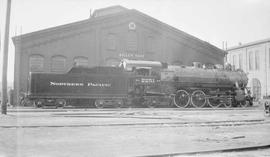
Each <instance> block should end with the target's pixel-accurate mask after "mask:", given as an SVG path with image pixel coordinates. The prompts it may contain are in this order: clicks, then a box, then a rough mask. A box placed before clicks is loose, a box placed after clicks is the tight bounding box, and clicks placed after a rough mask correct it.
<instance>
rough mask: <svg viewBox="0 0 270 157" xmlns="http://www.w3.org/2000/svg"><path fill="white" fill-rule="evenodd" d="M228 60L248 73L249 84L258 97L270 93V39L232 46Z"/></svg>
mask: <svg viewBox="0 0 270 157" xmlns="http://www.w3.org/2000/svg"><path fill="white" fill-rule="evenodd" d="M227 51H228V55H227V62H229V63H231V64H232V65H234V66H235V68H236V69H242V70H243V71H245V72H246V73H247V74H248V78H249V83H248V86H249V87H250V88H251V91H252V93H253V95H254V96H256V98H262V97H263V96H266V95H270V39H265V40H260V41H255V42H251V43H247V44H243V45H242V44H241V45H238V46H235V47H231V48H229V49H228V50H227Z"/></svg>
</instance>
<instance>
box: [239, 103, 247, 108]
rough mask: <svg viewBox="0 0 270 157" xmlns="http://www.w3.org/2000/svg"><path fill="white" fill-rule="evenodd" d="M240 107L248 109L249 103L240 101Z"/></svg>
mask: <svg viewBox="0 0 270 157" xmlns="http://www.w3.org/2000/svg"><path fill="white" fill-rule="evenodd" d="M239 105H240V106H241V107H243V108H245V107H247V106H248V102H247V101H240V102H239Z"/></svg>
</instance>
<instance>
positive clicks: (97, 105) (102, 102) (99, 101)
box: [95, 100, 104, 108]
mask: <svg viewBox="0 0 270 157" xmlns="http://www.w3.org/2000/svg"><path fill="white" fill-rule="evenodd" d="M95 106H96V108H103V107H104V101H103V100H96V101H95Z"/></svg>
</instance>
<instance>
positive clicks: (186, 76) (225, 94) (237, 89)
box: [161, 64, 252, 107]
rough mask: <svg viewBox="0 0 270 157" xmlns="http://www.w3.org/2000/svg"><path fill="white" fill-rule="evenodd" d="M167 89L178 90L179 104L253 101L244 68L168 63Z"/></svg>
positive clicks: (163, 74) (164, 76)
mask: <svg viewBox="0 0 270 157" xmlns="http://www.w3.org/2000/svg"><path fill="white" fill-rule="evenodd" d="M161 82H162V83H163V84H165V86H164V85H163V89H164V92H167V93H174V98H173V102H174V104H175V105H176V106H177V107H187V106H189V105H192V106H194V107H204V106H206V105H209V106H210V107H219V106H225V107H231V106H232V105H234V106H246V105H248V104H251V103H252V102H251V98H250V96H249V95H248V94H247V91H248V90H247V88H246V86H247V83H248V78H247V75H246V74H245V73H244V72H242V71H235V70H233V71H232V70H224V69H223V68H205V67H202V66H199V64H194V66H192V67H191V66H190V67H188V66H168V68H167V69H164V70H162V71H161Z"/></svg>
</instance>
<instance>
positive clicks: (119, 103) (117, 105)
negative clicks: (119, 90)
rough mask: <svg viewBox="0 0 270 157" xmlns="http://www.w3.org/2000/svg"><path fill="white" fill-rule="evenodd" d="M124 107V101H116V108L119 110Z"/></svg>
mask: <svg viewBox="0 0 270 157" xmlns="http://www.w3.org/2000/svg"><path fill="white" fill-rule="evenodd" d="M123 106H124V101H123V100H117V101H116V107H117V108H122V107H123Z"/></svg>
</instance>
